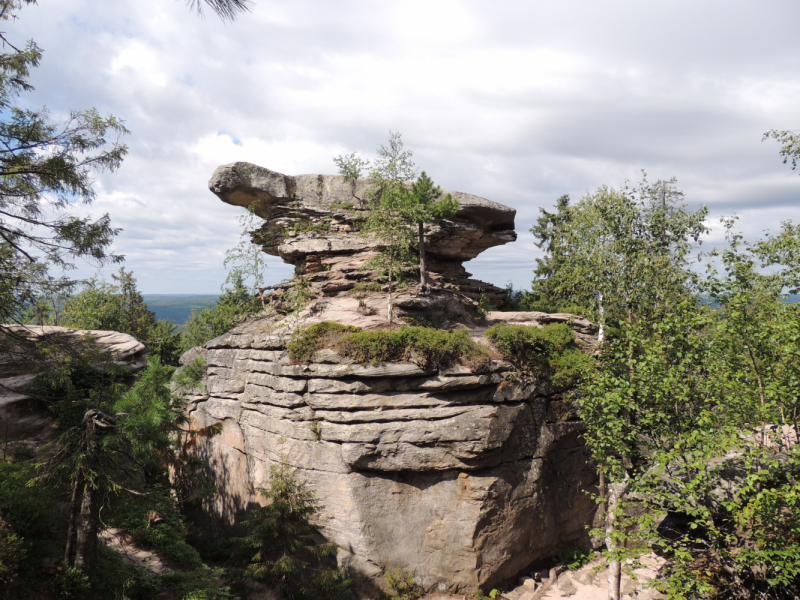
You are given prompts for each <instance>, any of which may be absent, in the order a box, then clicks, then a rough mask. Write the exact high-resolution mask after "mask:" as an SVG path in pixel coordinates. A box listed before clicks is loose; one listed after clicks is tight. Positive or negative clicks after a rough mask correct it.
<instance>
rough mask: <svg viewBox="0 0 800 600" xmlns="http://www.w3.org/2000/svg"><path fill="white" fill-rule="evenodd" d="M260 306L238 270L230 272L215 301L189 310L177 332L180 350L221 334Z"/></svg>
mask: <svg viewBox="0 0 800 600" xmlns="http://www.w3.org/2000/svg"><path fill="white" fill-rule="evenodd" d="M261 309H262V306H261V302H260V301H259V299H258V297H257V296H255V295H254V294H253V293H251V292H250V291H249V290H248V288H247V287H246V286H245V283H244V278H243V275H242V273H237V272H235V271H233V272H231V277H230V280H229V281H228V287H226V288H225V289H224V290H223V293H222V295H221V296H220V297H219V300H217V304H216V305H215V306H213V307H210V308H205V309H203V310H199V311H198V310H192V314H191V315H190V316H189V319H188V320H187V321H186V325H185V328H186V330H185V331H184V332H183V333H182V334H181V350H182V351H183V352H185V351H187V350H190V349H191V348H194V347H196V346H202V345H203V344H205V343H206V342H207V341H209V340H212V339H214V338H215V337H218V336H220V335H223V334H225V333H227V332H228V331H230V330H231V329H233V327H234V326H236V325H237V324H239V323H241V322H242V321H243V320H244V319H246V318H247V317H248V316H249V315H251V314H254V313H256V312H258V311H259V310H261Z"/></svg>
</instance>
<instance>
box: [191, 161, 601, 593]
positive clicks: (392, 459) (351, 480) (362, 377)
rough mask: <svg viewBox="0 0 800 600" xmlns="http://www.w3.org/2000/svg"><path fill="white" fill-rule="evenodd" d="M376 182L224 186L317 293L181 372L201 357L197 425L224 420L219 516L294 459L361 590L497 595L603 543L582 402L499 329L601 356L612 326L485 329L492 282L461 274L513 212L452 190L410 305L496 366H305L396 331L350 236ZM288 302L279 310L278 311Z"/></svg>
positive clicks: (244, 176)
mask: <svg viewBox="0 0 800 600" xmlns="http://www.w3.org/2000/svg"><path fill="white" fill-rule="evenodd" d="M368 185H369V184H368V182H366V181H362V180H359V181H358V182H357V183H356V184H355V185H354V186H350V185H349V184H348V183H346V182H345V181H344V180H343V179H342V178H341V177H333V176H322V175H304V176H299V177H288V176H285V175H281V174H279V173H275V172H272V171H269V170H267V169H262V168H260V167H256V166H254V165H250V164H247V163H236V164H233V165H227V166H224V167H220V168H219V169H217V171H216V172H215V173H214V176H213V178H212V179H211V182H210V184H209V186H210V188H211V189H212V191H214V193H216V194H217V195H218V196H219V197H220V198H221V199H223V200H224V201H225V202H228V203H231V204H236V205H239V206H251V205H253V203H255V210H256V212H257V214H259V215H260V216H261V217H263V218H264V219H265V224H264V226H263V227H262V228H261V230H260V231H259V233H258V234H257V235H256V236H254V241H255V242H257V243H259V244H261V245H262V247H263V248H264V250H265V251H266V252H268V253H270V254H275V255H278V256H281V257H282V258H283V259H284V260H286V261H287V262H290V263H293V264H295V265H303V266H304V274H303V278H309V277H311V278H313V282H312V283H313V284H314V286H315V287H314V288H313V291H314V294H312V296H311V299H310V300H309V302H308V303H307V304H306V305H305V306H304V307H303V308H302V310H295V311H292V312H289V313H288V314H281V313H280V311H278V312H277V313H276V312H275V311H273V310H271V309H270V307H269V306H268V310H267V315H266V316H265V315H261V316H259V317H257V318H253V319H251V320H248V321H247V322H245V323H243V324H241V325H239V326H237V327H236V328H234V329H233V330H232V331H230V332H229V333H227V334H225V335H223V336H221V337H219V338H217V339H215V340H212V341H210V342H208V343H207V344H206V345H205V347H204V348H199V349H195V350H193V351H190V352H189V353H188V354H187V355H184V357H183V358H182V362H183V363H184V364H185V363H186V362H188V361H189V360H191V359H192V358H193V357H194V356H197V355H198V354H202V355H203V356H205V359H206V361H207V365H208V371H207V376H206V381H205V389H204V390H197V393H196V395H194V396H191V397H190V400H191V402H190V409H189V410H190V417H191V420H192V422H193V424H194V425H195V426H205V425H209V424H211V423H214V422H219V421H222V422H223V423H224V427H223V431H222V434H221V435H219V436H218V437H215V438H212V439H210V440H206V441H205V442H204V443H203V445H202V447H201V448H200V452H201V453H202V454H203V455H204V456H205V457H206V458H207V459H208V461H209V464H210V466H211V469H212V473H213V477H214V479H215V483H216V485H217V487H218V490H219V493H218V494H217V495H216V496H215V497H214V498H213V500H212V501H210V502H208V504H207V506H206V507H205V508H206V510H207V512H208V514H209V515H211V516H212V517H213V518H214V520H215V522H217V523H223V524H224V525H226V526H231V527H234V526H235V524H236V523H237V522H238V521H239V520H240V519H241V518H242V517H243V516H244V515H245V514H246V511H247V510H248V509H251V508H253V507H255V506H257V505H259V504H260V503H261V501H262V497H261V496H260V495H259V493H258V489H259V488H260V487H263V486H264V485H266V482H267V481H268V478H269V469H270V466H271V465H274V464H276V463H277V462H279V461H281V460H286V461H287V462H288V463H289V464H290V465H292V466H293V467H296V468H297V469H298V470H299V471H300V474H301V477H302V479H303V480H304V481H306V482H307V483H308V484H309V486H310V487H311V488H312V489H313V490H314V491H315V493H316V496H317V498H318V500H319V506H320V508H321V513H320V514H319V519H318V523H317V524H318V525H319V527H320V530H321V532H322V533H323V535H324V536H326V537H327V538H328V539H329V540H330V541H333V542H335V543H337V544H338V545H339V562H340V565H341V566H342V567H343V568H344V569H345V570H347V571H349V574H350V575H351V576H353V577H355V578H356V579H357V580H359V581H360V582H361V583H362V585H364V584H367V583H369V582H372V583H375V582H376V581H379V580H380V577H381V575H382V574H383V573H384V572H385V571H386V570H388V569H394V568H399V569H404V570H407V571H410V572H413V573H414V574H415V576H416V577H417V578H418V580H419V581H420V582H421V583H422V585H423V586H424V587H425V588H428V589H440V590H456V589H459V590H463V589H473V590H474V589H475V588H477V587H479V586H482V587H484V589H486V587H487V586H492V585H494V584H498V583H500V582H501V581H504V580H506V579H508V578H511V577H514V576H515V575H517V574H519V573H520V572H522V571H523V569H525V568H526V567H529V566H530V565H531V564H532V563H535V562H536V561H539V560H542V559H545V558H547V557H549V556H552V555H553V554H554V553H555V552H556V551H558V550H559V549H561V548H564V547H569V546H577V545H581V544H587V543H588V536H587V530H586V525H587V524H589V523H591V519H592V515H593V512H594V504H593V502H592V501H591V500H590V498H589V497H588V496H587V495H586V494H584V493H583V492H584V490H586V489H588V488H591V487H592V486H593V485H594V483H595V475H594V472H593V470H592V469H591V468H590V467H588V466H587V455H586V452H585V450H584V447H583V443H582V440H581V438H580V432H581V431H582V424H581V422H580V421H579V420H577V418H576V417H575V414H574V412H573V409H572V408H571V404H570V402H569V399H568V394H566V393H565V392H564V391H563V390H554V389H553V387H552V385H551V383H550V381H549V379H548V377H547V375H546V374H545V373H543V372H518V371H517V370H516V369H515V368H514V367H513V366H512V364H511V363H510V362H507V361H506V360H504V357H502V355H501V354H500V353H499V351H497V349H496V348H494V347H492V346H491V344H490V342H489V341H488V340H487V339H486V338H485V337H484V336H483V332H484V330H485V329H486V328H487V326H489V325H491V324H492V323H499V322H507V323H515V324H524V325H528V326H531V327H542V326H543V325H544V324H545V323H549V322H566V323H570V324H571V326H572V327H573V329H574V330H575V332H576V335H577V338H578V341H579V342H580V343H581V344H584V345H585V346H586V347H587V348H590V347H591V344H592V340H593V336H594V334H595V332H596V328H595V326H594V325H593V324H592V323H590V322H589V321H587V320H586V319H582V318H580V317H575V316H573V315H548V314H545V313H497V312H494V313H490V314H489V315H488V321H487V320H481V319H478V318H476V314H475V309H474V306H473V305H474V296H475V294H477V293H478V289H477V287H478V284H477V283H471V280H468V275H467V274H466V272H465V271H463V267H462V266H461V261H463V260H467V259H469V258H472V257H474V256H476V255H477V254H478V253H479V252H480V251H482V250H484V249H486V248H489V247H491V246H495V245H498V244H502V243H506V242H508V241H511V240H513V239H514V237H515V235H514V232H513V218H514V211H513V210H512V209H509V208H507V207H504V206H501V205H499V204H496V203H494V202H490V201H488V200H484V199H482V198H477V197H475V196H470V195H467V194H460V193H454V194H453V195H454V196H455V197H456V198H458V200H459V201H460V202H461V210H460V211H459V213H458V215H457V216H456V217H455V218H454V219H453V220H451V221H442V222H440V223H437V224H436V225H434V226H431V227H430V228H429V229H428V235H429V236H430V239H431V240H432V248H433V249H432V250H431V254H432V255H434V256H435V261H432V262H434V264H435V269H434V272H435V281H436V282H437V284H436V285H434V286H431V287H432V289H431V290H421V289H418V288H416V287H414V286H412V287H411V288H409V289H406V290H405V291H403V292H401V293H400V294H399V297H398V300H397V304H398V306H400V307H401V309H403V311H404V313H405V314H406V316H407V318H410V317H409V315H411V316H413V317H415V318H424V319H425V320H426V321H428V322H435V323H436V324H437V326H439V327H440V328H451V329H452V328H456V327H461V328H463V327H467V329H469V331H470V335H471V336H472V338H473V340H475V341H477V342H479V343H481V344H484V345H485V346H487V348H488V351H489V352H490V354H491V356H492V357H493V360H491V361H490V362H488V363H487V362H484V363H482V364H481V366H480V367H477V368H469V367H467V366H464V365H456V366H453V367H449V368H442V369H432V368H428V367H425V366H421V365H422V364H423V363H422V362H420V364H416V363H415V362H394V363H385V364H380V365H362V364H355V363H353V362H352V361H350V360H347V359H345V358H343V357H342V356H340V355H338V354H337V353H336V352H335V351H334V350H331V349H324V350H320V351H318V352H317V353H316V354H315V355H314V357H313V360H311V362H310V363H308V364H293V362H292V361H291V360H290V358H289V356H288V353H287V351H286V348H287V345H288V343H289V342H290V341H291V340H292V339H294V337H295V336H297V335H298V334H299V333H300V332H302V331H303V330H304V329H305V328H306V327H308V326H310V325H311V324H313V323H318V322H321V321H336V322H339V323H342V324H347V325H356V326H359V327H361V328H362V329H367V330H370V329H378V328H386V326H387V325H386V310H385V301H384V299H383V297H382V295H381V294H380V293H379V292H370V291H364V288H363V287H362V288H361V289H360V290H359V289H353V288H354V286H355V284H356V283H358V282H359V281H369V279H368V276H369V274H368V273H365V272H364V271H360V270H359V268H358V267H359V266H360V265H363V263H364V262H365V261H366V260H368V257H369V256H370V254H371V253H373V252H375V250H376V246H375V244H374V242H373V241H371V240H368V239H364V238H363V237H361V236H359V235H358V234H357V232H353V231H352V228H351V223H352V222H353V219H354V218H355V217H353V213H357V211H360V210H363V209H364V208H363V205H364V197H365V191H366V189H367V186H368ZM345 204H346V205H348V206H347V207H343V205H345ZM320 265H321V267H320ZM459 269H460V270H459ZM288 285H291V284H288ZM288 285H287V286H286V287H287V289H288ZM470 286H473V287H470ZM480 286H486V288H488V287H489V286H488V284H480ZM459 287H460V289H458V288H459ZM494 289H495V290H496V291H498V292H499V290H497V289H496V288H494ZM279 292H280V290H279ZM277 293H278V292H273V293H272V294H270V295H267V297H266V301H267V302H273V305H272V306H273V307H274V306H275V305H276V303H275V302H274V300H275V297H276V294H277ZM469 294H472V295H473V297H472V298H470V296H469ZM409 360H411V361H413V360H414V358H413V357H409ZM418 362H419V361H418ZM367 595H369V594H367Z"/></svg>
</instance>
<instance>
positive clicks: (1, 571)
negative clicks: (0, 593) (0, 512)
mask: <svg viewBox="0 0 800 600" xmlns="http://www.w3.org/2000/svg"><path fill="white" fill-rule="evenodd" d="M24 558H25V549H24V548H23V542H22V538H21V537H19V536H18V535H17V534H15V533H14V532H13V531H12V530H11V526H10V525H9V524H8V523H6V522H5V521H4V520H3V519H2V518H0V584H4V583H11V582H12V581H13V580H14V578H15V577H16V576H17V572H18V571H19V565H20V563H21V562H22V559H24Z"/></svg>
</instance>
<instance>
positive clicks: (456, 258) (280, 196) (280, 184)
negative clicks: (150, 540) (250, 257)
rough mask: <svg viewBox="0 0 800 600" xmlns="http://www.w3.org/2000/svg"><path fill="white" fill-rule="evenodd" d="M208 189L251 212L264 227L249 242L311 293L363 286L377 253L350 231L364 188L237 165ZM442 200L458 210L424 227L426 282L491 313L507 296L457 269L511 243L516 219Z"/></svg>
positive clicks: (470, 199)
mask: <svg viewBox="0 0 800 600" xmlns="http://www.w3.org/2000/svg"><path fill="white" fill-rule="evenodd" d="M208 187H209V189H210V190H211V191H212V192H214V194H216V195H217V196H218V197H219V198H220V199H221V200H222V201H223V202H227V203H228V204H233V205H235V206H242V207H250V206H252V207H253V209H254V211H255V213H256V214H257V215H258V216H260V217H261V218H263V219H264V225H263V226H262V227H261V228H260V229H259V231H258V232H257V233H256V234H254V236H253V242H254V243H256V244H258V245H260V246H261V248H262V249H263V250H264V252H266V253H267V254H271V255H273V256H280V257H281V258H282V259H283V260H284V261H286V262H287V263H290V264H293V265H295V266H296V267H297V270H298V271H299V272H302V273H303V274H304V276H305V278H306V280H307V281H308V282H309V283H311V284H312V285H313V287H314V289H315V290H319V291H320V292H322V293H323V294H325V295H331V294H336V293H338V292H342V291H347V290H351V289H353V288H354V287H355V286H356V285H357V284H358V283H360V282H364V281H366V280H369V278H370V273H369V272H368V271H364V270H363V266H364V264H365V263H367V262H368V261H369V259H370V258H372V257H373V256H374V255H375V251H376V250H377V249H378V247H379V246H378V244H377V243H376V242H375V241H374V240H371V239H369V238H365V237H363V236H361V235H358V233H357V231H356V230H355V229H356V226H357V222H358V220H359V219H360V218H363V216H364V213H365V211H366V210H367V207H368V195H369V191H370V188H371V184H370V182H369V180H367V179H359V180H357V181H356V182H355V183H352V184H351V183H350V182H348V181H346V180H345V179H344V177H341V176H338V175H298V176H296V177H292V176H289V175H283V174H281V173H276V172H275V171H270V170H269V169H265V168H263V167H259V166H257V165H253V164H250V163H245V162H237V163H233V164H230V165H224V166H222V167H219V168H218V169H217V170H216V171H215V172H214V175H213V176H212V177H211V180H210V181H209V183H208ZM444 193H449V194H451V195H452V196H453V197H454V198H455V199H456V200H458V202H459V204H460V209H459V211H458V213H457V214H456V215H455V217H453V218H452V219H441V220H440V221H439V222H437V223H435V224H429V225H426V227H425V236H426V240H427V241H426V252H427V254H428V257H429V265H428V270H429V275H430V278H431V280H432V281H433V282H434V284H435V285H439V286H441V287H443V288H445V289H452V290H459V291H460V292H462V293H463V294H465V295H466V296H468V297H470V298H472V299H473V300H477V299H479V298H480V297H481V294H485V295H486V296H487V297H488V298H489V299H490V300H492V301H493V303H494V304H495V305H497V304H499V303H500V302H501V301H502V299H503V297H504V295H505V291H504V290H501V289H499V288H497V287H496V286H493V285H492V284H489V283H484V282H481V281H477V280H474V279H470V274H469V273H467V271H466V270H465V269H464V267H463V266H462V264H461V263H463V262H464V261H467V260H470V259H473V258H475V257H476V256H478V254H480V253H481V252H483V251H484V250H486V249H488V248H492V247H493V246H500V245H502V244H507V243H508V242H513V241H514V240H515V239H517V235H516V233H514V216H515V215H516V211H515V210H514V209H513V208H509V207H507V206H503V205H502V204H498V203H496V202H492V201H491V200H486V199H485V198H480V197H478V196H473V195H472V194H464V193H462V192H448V191H447V190H444Z"/></svg>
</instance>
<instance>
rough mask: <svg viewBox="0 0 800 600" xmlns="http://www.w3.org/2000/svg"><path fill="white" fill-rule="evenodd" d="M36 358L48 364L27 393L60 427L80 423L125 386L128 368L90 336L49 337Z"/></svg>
mask: <svg viewBox="0 0 800 600" xmlns="http://www.w3.org/2000/svg"><path fill="white" fill-rule="evenodd" d="M33 360H39V361H41V362H42V363H43V364H44V365H46V367H45V369H44V370H43V372H41V373H39V374H38V375H37V376H36V379H35V380H34V383H33V384H32V385H31V386H30V388H28V393H29V394H30V395H31V396H32V397H33V398H36V399H37V400H38V401H40V402H41V403H43V404H44V405H45V407H46V408H47V410H48V412H49V413H50V415H51V416H52V417H53V419H54V421H55V423H56V425H57V427H58V429H59V431H66V430H68V429H69V428H71V427H77V426H79V425H80V423H81V420H82V419H83V415H84V413H85V412H86V410H88V409H89V408H90V407H92V406H95V407H97V406H108V405H109V403H110V402H113V400H114V399H115V398H116V397H117V396H118V395H119V394H120V393H121V392H122V390H123V389H124V388H125V379H126V377H127V372H126V371H125V369H124V368H123V367H121V366H119V365H116V364H114V362H113V356H111V355H109V354H108V353H105V352H102V351H101V350H100V349H99V348H98V347H97V346H96V344H95V343H94V341H93V340H92V339H91V338H84V339H83V340H80V341H75V340H64V339H61V340H59V339H55V338H54V339H49V340H47V341H46V342H45V343H43V344H40V345H39V346H38V348H37V352H36V353H35V354H34V358H33Z"/></svg>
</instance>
